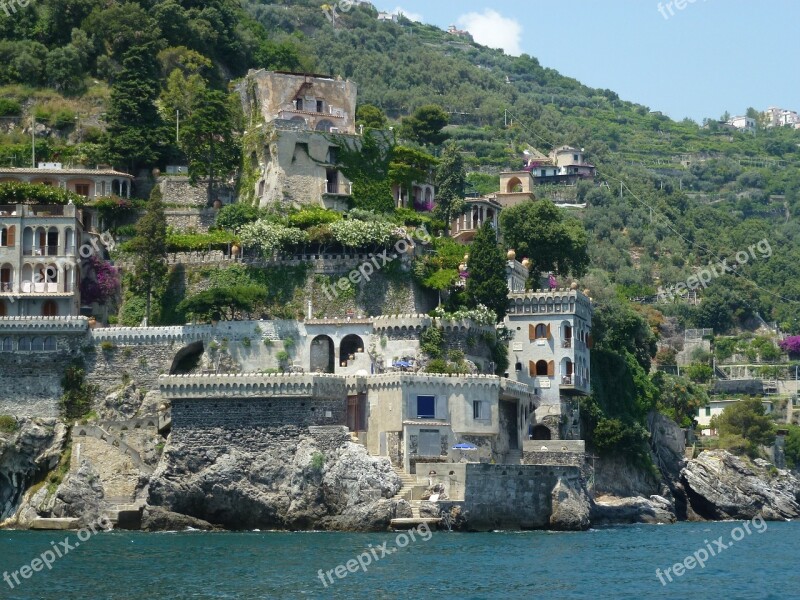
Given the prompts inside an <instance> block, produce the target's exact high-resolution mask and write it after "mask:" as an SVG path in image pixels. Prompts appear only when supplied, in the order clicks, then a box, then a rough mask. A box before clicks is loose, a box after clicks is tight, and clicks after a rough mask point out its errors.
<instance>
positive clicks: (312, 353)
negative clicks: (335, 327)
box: [309, 335, 336, 373]
mask: <svg viewBox="0 0 800 600" xmlns="http://www.w3.org/2000/svg"><path fill="white" fill-rule="evenodd" d="M334 354H335V346H334V344H333V340H332V339H331V338H330V337H328V336H327V335H318V336H317V337H315V338H314V339H313V340H311V346H310V348H309V370H310V372H311V373H333V372H334V363H335V361H336V357H335V356H334Z"/></svg>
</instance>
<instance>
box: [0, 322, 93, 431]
mask: <svg viewBox="0 0 800 600" xmlns="http://www.w3.org/2000/svg"><path fill="white" fill-rule="evenodd" d="M88 329H89V325H88V320H87V319H86V318H85V317H24V318H23V317H4V318H0V347H2V342H3V341H4V340H10V342H11V347H12V350H11V351H10V352H2V351H0V415H13V416H17V417H58V416H59V414H60V398H61V395H62V391H63V390H62V388H61V379H62V377H63V376H64V371H65V370H66V369H67V367H68V366H69V365H70V364H71V363H72V362H73V361H74V360H76V359H79V358H80V356H81V348H82V347H83V346H84V345H85V344H86V343H87V333H86V332H87V331H88ZM22 337H26V338H29V339H34V338H44V337H51V338H52V339H54V340H55V343H56V349H55V350H52V351H34V352H28V351H20V350H19V340H20V338H22Z"/></svg>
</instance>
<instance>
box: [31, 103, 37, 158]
mask: <svg viewBox="0 0 800 600" xmlns="http://www.w3.org/2000/svg"><path fill="white" fill-rule="evenodd" d="M31 121H32V122H33V125H31V168H33V169H35V168H36V115H35V114H33V113H31Z"/></svg>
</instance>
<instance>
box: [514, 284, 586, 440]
mask: <svg viewBox="0 0 800 600" xmlns="http://www.w3.org/2000/svg"><path fill="white" fill-rule="evenodd" d="M576 287H577V286H575V285H573V289H569V290H564V289H562V290H552V291H549V292H543V291H540V292H528V293H524V292H523V293H512V294H510V295H509V311H508V315H507V316H506V319H505V324H506V327H507V328H508V329H509V330H510V331H511V333H512V335H513V337H512V339H511V342H510V346H509V363H510V367H509V377H510V378H512V379H515V380H516V381H520V382H522V383H525V384H528V385H529V386H530V387H532V388H534V389H535V390H536V394H537V396H538V397H540V398H541V406H540V407H539V408H538V409H537V410H536V415H535V419H531V420H530V424H531V425H536V426H535V427H534V429H535V431H533V436H534V439H537V438H539V439H563V438H566V439H570V438H573V437H579V427H578V423H577V422H576V420H575V415H574V414H571V413H572V412H573V411H572V409H571V406H572V405H574V404H575V403H574V402H573V400H575V398H576V397H577V396H586V395H588V394H589V393H590V381H591V377H590V376H591V373H590V365H589V349H590V347H591V343H592V342H591V339H592V338H591V332H592V305H591V301H590V299H589V298H588V296H586V295H584V294H583V293H582V292H580V291H578V290H577V289H576ZM564 418H566V422H564ZM542 426H544V427H542Z"/></svg>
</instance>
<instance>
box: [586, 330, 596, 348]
mask: <svg viewBox="0 0 800 600" xmlns="http://www.w3.org/2000/svg"><path fill="white" fill-rule="evenodd" d="M586 345H587V346H589V348H590V349H591V348H592V347H594V338H593V337H592V334H591V333H590V334H589V336H588V341H587V343H586Z"/></svg>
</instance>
